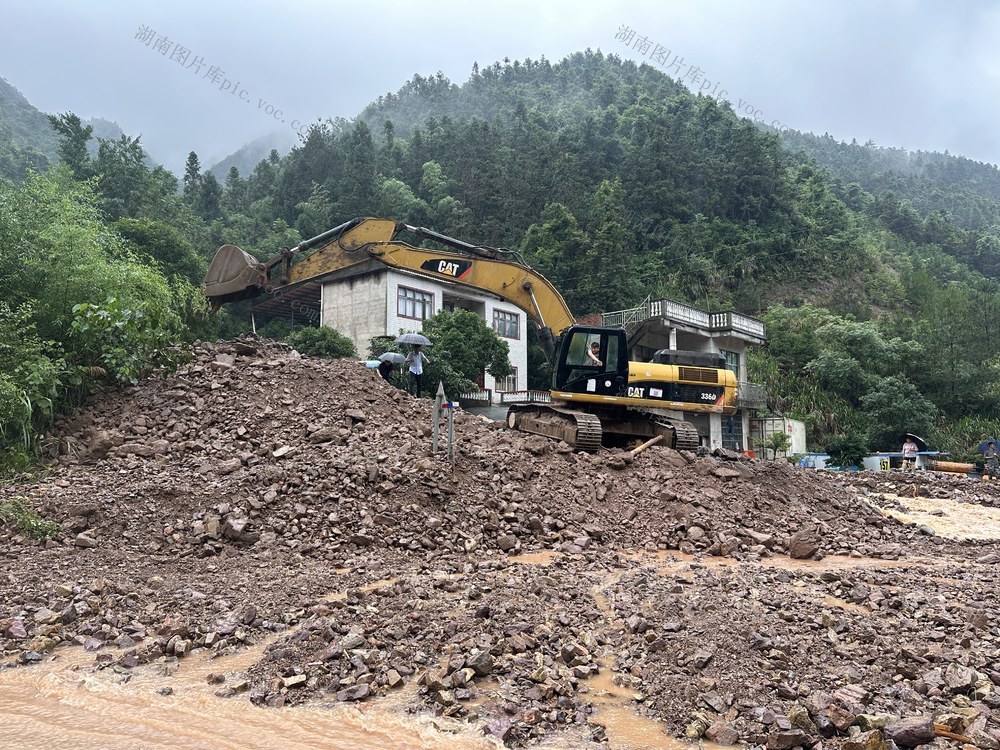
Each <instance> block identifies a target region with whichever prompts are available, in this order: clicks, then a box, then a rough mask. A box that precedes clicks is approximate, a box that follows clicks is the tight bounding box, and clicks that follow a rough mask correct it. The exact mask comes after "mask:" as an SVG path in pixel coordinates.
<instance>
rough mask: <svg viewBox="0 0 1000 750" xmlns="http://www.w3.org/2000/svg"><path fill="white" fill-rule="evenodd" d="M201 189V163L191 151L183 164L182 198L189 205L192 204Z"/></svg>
mask: <svg viewBox="0 0 1000 750" xmlns="http://www.w3.org/2000/svg"><path fill="white" fill-rule="evenodd" d="M200 188H201V162H199V161H198V154H196V153H195V152H194V151H191V152H190V153H189V154H188V156H187V161H186V162H184V197H185V198H186V199H187V201H188V203H189V204H193V203H194V202H195V201H196V200H197V198H198V192H199V190H200Z"/></svg>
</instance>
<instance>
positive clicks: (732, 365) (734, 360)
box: [720, 349, 740, 380]
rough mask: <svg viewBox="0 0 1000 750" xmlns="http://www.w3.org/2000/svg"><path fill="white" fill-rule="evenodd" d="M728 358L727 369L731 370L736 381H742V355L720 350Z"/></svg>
mask: <svg viewBox="0 0 1000 750" xmlns="http://www.w3.org/2000/svg"><path fill="white" fill-rule="evenodd" d="M720 351H721V352H722V353H723V354H724V355H725V357H726V369H727V370H729V371H730V372H731V373H733V374H734V375H735V376H736V379H737V380H739V379H740V353H739V352H728V351H726V350H725V349H722V350H720Z"/></svg>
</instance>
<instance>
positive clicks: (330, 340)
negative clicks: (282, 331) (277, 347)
mask: <svg viewBox="0 0 1000 750" xmlns="http://www.w3.org/2000/svg"><path fill="white" fill-rule="evenodd" d="M285 342H286V343H287V344H288V345H289V346H291V347H292V348H294V349H295V350H296V351H298V352H301V353H302V354H307V355H309V356H310V357H323V358H324V359H345V358H347V357H357V356H358V350H357V349H355V347H354V342H353V341H351V340H350V339H349V338H347V336H345V335H344V334H342V333H340V332H339V331H335V330H333V329H332V328H328V327H326V326H319V327H317V328H312V327H310V328H300V329H299V330H298V331H295V332H294V333H291V334H289V336H288V338H286V339H285Z"/></svg>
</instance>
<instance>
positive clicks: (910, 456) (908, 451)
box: [903, 435, 917, 471]
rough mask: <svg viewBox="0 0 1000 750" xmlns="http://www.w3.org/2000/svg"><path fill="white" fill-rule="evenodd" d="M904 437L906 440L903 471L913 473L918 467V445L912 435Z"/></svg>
mask: <svg viewBox="0 0 1000 750" xmlns="http://www.w3.org/2000/svg"><path fill="white" fill-rule="evenodd" d="M903 437H905V438H906V442H904V443H903V471H912V470H913V469H915V468H916V466H917V444H916V443H915V442H913V438H912V437H911V436H910V435H904V436H903Z"/></svg>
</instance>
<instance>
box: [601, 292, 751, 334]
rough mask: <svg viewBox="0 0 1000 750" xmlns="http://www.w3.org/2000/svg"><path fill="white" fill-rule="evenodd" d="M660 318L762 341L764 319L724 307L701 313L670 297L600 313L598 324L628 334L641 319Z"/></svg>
mask: <svg viewBox="0 0 1000 750" xmlns="http://www.w3.org/2000/svg"><path fill="white" fill-rule="evenodd" d="M651 319H660V320H663V321H666V323H668V324H669V325H672V326H679V327H683V328H687V329H689V330H691V331H695V332H698V333H704V334H706V335H709V336H711V335H727V334H728V335H734V336H738V337H740V338H743V339H747V340H748V341H750V342H751V343H755V344H764V343H765V342H766V341H767V330H766V328H765V326H764V321H762V320H758V319H757V318H752V317H750V316H749V315H743V314H742V313H738V312H735V311H733V310H727V311H724V312H712V313H710V312H705V311H704V310H699V309H698V308H697V307H692V306H691V305H686V304H684V303H683V302H676V301H674V300H670V299H650V298H648V297H647V298H646V300H645V301H644V302H643V303H642V304H640V305H638V306H636V307H632V308H629V309H628V310H618V311H616V312H609V313H604V314H603V315H602V323H603V325H605V326H607V327H608V328H624V329H625V330H626V331H628V332H629V335H631V334H632V333H633V332H635V330H636V329H637V328H638V327H639V326H640V325H641V324H642V323H643V322H645V321H647V320H651Z"/></svg>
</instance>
